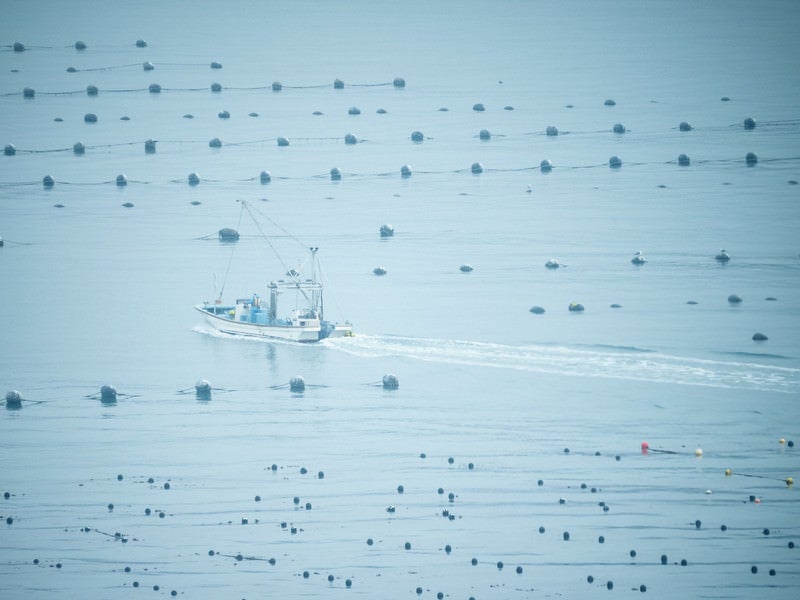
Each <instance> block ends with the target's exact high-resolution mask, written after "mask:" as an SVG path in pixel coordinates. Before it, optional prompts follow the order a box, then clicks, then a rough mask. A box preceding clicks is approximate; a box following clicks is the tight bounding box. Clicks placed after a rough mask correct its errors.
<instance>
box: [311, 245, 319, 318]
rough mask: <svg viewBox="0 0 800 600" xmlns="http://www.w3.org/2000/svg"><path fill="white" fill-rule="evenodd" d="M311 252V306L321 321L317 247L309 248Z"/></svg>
mask: <svg viewBox="0 0 800 600" xmlns="http://www.w3.org/2000/svg"><path fill="white" fill-rule="evenodd" d="M309 250H310V251H311V283H312V288H311V304H312V306H313V307H314V310H316V311H318V312H319V318H320V320H321V319H322V286H320V285H319V282H318V281H317V251H318V250H319V247H318V246H312V247H310V248H309Z"/></svg>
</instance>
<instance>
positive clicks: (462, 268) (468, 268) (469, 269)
mask: <svg viewBox="0 0 800 600" xmlns="http://www.w3.org/2000/svg"><path fill="white" fill-rule="evenodd" d="M458 270H459V271H461V272H462V273H472V270H473V268H472V265H470V264H465V265H461V266H460V267H458Z"/></svg>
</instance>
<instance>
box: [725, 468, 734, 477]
mask: <svg viewBox="0 0 800 600" xmlns="http://www.w3.org/2000/svg"><path fill="white" fill-rule="evenodd" d="M731 475H733V471H731V470H730V469H725V476H726V477H730V476H731Z"/></svg>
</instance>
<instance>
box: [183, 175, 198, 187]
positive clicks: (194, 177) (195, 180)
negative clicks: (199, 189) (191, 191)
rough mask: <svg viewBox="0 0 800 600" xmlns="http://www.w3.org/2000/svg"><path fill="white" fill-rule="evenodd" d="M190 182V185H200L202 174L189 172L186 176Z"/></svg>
mask: <svg viewBox="0 0 800 600" xmlns="http://www.w3.org/2000/svg"><path fill="white" fill-rule="evenodd" d="M186 180H187V181H188V182H189V185H192V186H194V185H198V184H199V183H200V175H198V174H197V173H189V176H188V177H187V178H186Z"/></svg>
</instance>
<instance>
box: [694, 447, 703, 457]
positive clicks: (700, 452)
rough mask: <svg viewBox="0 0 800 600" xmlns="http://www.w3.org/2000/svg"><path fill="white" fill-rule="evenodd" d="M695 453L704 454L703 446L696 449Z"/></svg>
mask: <svg viewBox="0 0 800 600" xmlns="http://www.w3.org/2000/svg"><path fill="white" fill-rule="evenodd" d="M694 455H695V456H703V449H702V448H698V449H697V450H695V451H694Z"/></svg>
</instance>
